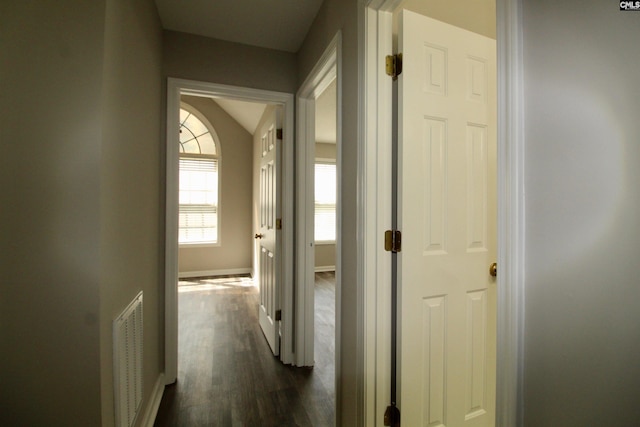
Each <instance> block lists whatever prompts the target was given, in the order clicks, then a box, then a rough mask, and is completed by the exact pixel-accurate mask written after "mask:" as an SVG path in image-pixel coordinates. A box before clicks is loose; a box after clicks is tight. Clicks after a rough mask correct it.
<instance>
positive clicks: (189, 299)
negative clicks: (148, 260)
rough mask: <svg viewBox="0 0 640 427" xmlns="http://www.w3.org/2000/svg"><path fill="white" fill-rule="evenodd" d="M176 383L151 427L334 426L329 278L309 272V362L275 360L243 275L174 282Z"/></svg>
mask: <svg viewBox="0 0 640 427" xmlns="http://www.w3.org/2000/svg"><path fill="white" fill-rule="evenodd" d="M178 289H179V297H178V304H179V310H180V314H179V325H178V333H179V340H178V360H179V362H178V381H177V382H176V384H174V385H171V386H168V387H167V388H166V389H165V393H164V396H163V398H162V402H161V403H160V408H159V410H158V415H157V417H156V422H155V426H159V427H161V426H333V425H334V418H335V396H334V390H335V379H334V375H335V374H334V372H335V370H334V337H335V327H334V319H335V311H334V307H335V302H334V301H335V275H334V273H332V272H331V273H317V274H316V291H315V296H316V323H315V327H316V333H315V346H316V351H315V359H316V365H315V367H314V368H313V369H310V368H295V367H292V366H285V365H283V364H282V363H281V362H280V361H279V360H278V359H277V358H275V357H274V356H273V355H272V354H271V351H270V349H269V346H268V344H267V342H266V340H265V338H264V335H263V334H262V331H261V330H260V326H259V324H258V318H257V314H258V290H257V288H255V287H254V286H253V282H252V280H251V278H249V277H226V278H220V277H216V278H209V279H195V280H191V279H189V281H188V282H187V281H185V282H180V286H179V288H178Z"/></svg>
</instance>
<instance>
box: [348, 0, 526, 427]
mask: <svg viewBox="0 0 640 427" xmlns="http://www.w3.org/2000/svg"><path fill="white" fill-rule="evenodd" d="M366 3H367V4H366V5H365V14H364V25H363V31H364V39H365V46H364V47H363V49H364V64H365V67H364V68H365V70H364V73H365V74H364V82H363V84H362V85H361V86H360V91H361V93H360V99H361V100H364V102H362V103H361V111H362V114H363V116H364V118H363V121H364V123H363V125H362V129H363V139H362V143H361V144H362V145H361V146H360V152H361V156H362V157H361V158H362V160H363V169H364V171H363V173H361V174H360V175H361V176H363V177H366V179H364V178H363V181H361V183H360V186H361V187H360V188H362V194H364V195H365V200H364V203H363V206H366V209H364V210H362V209H361V210H360V211H359V217H360V218H361V219H362V223H363V226H364V230H365V233H364V236H363V239H364V255H363V278H364V279H363V280H364V283H363V303H364V319H363V320H364V335H365V342H364V361H363V362H364V375H363V376H364V380H363V381H364V384H363V385H362V388H363V392H364V397H363V400H364V406H365V408H364V409H365V413H364V417H365V420H364V422H363V423H362V424H363V425H368V426H369V425H372V426H373V425H379V426H381V425H382V414H383V412H384V409H385V407H386V405H387V404H388V403H389V402H388V400H389V397H388V396H389V366H390V365H389V352H390V344H389V336H390V326H389V324H390V317H389V314H390V308H389V307H390V304H391V302H390V292H389V287H390V285H389V284H390V268H389V267H388V264H389V261H388V260H387V259H386V258H387V257H388V256H387V257H385V256H384V253H383V252H381V249H380V248H381V246H382V243H381V235H382V234H381V233H382V232H383V230H384V229H385V228H389V227H390V214H389V215H386V214H385V210H390V208H389V206H391V179H390V178H389V177H390V167H391V166H390V159H391V156H390V153H391V123H392V111H391V105H392V94H391V79H390V78H387V77H386V76H385V75H384V73H383V70H382V64H384V57H385V55H388V54H391V53H392V52H391V38H392V25H391V24H392V13H391V11H393V9H394V8H395V7H397V6H398V4H399V1H398V0H369V1H368V2H366ZM496 7H497V46H498V49H497V56H498V64H497V65H498V67H497V71H498V260H497V262H498V266H499V274H498V326H497V329H498V330H497V341H498V348H497V364H498V369H497V372H498V376H497V383H496V384H497V387H496V399H497V404H496V405H497V408H496V425H497V426H499V427H513V426H519V425H522V354H523V349H522V346H523V325H524V304H523V303H524V266H525V264H524V242H525V232H524V201H525V199H524V179H523V178H524V137H523V126H524V124H523V114H522V113H523V90H524V88H523V85H522V23H521V0H497V4H496ZM372 94H377V97H375V96H371V95H372ZM389 258H390V257H389Z"/></svg>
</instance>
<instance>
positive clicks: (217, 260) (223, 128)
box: [178, 96, 253, 273]
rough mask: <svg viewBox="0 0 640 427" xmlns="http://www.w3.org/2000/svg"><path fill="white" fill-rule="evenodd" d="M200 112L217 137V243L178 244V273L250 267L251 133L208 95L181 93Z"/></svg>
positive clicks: (251, 242) (183, 98)
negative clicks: (218, 162) (218, 182)
mask: <svg viewBox="0 0 640 427" xmlns="http://www.w3.org/2000/svg"><path fill="white" fill-rule="evenodd" d="M181 100H182V101H184V102H186V103H187V104H189V105H191V106H192V107H194V108H196V109H197V110H198V111H199V112H201V113H202V114H203V115H204V116H205V117H206V118H207V120H209V123H211V125H212V126H213V127H214V129H215V131H216V134H217V135H218V138H219V140H220V195H219V196H220V210H219V212H220V232H219V236H220V244H219V245H218V246H214V247H191V248H190V247H185V246H183V247H181V248H180V249H179V253H178V269H179V272H180V273H188V272H202V271H215V270H219V271H222V270H238V269H246V270H247V271H248V270H249V269H250V268H251V247H252V245H253V238H252V234H251V221H252V219H251V198H252V192H253V189H252V176H253V172H252V170H251V165H252V144H253V141H252V136H251V135H250V134H249V132H247V131H246V130H245V129H244V128H243V127H242V126H241V125H240V124H238V122H236V121H235V120H234V119H233V118H232V117H231V116H230V115H229V114H227V113H226V112H225V111H224V110H223V109H222V108H221V107H220V106H219V105H218V104H216V103H215V101H213V100H212V99H210V98H202V97H194V96H182V97H181Z"/></svg>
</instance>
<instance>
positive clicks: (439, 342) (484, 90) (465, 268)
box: [398, 11, 497, 427]
mask: <svg viewBox="0 0 640 427" xmlns="http://www.w3.org/2000/svg"><path fill="white" fill-rule="evenodd" d="M399 28H400V30H399V35H398V44H399V52H401V53H402V62H403V67H402V68H403V69H402V74H401V75H400V76H399V79H398V82H399V86H398V97H399V98H398V108H399V119H398V123H399V140H398V143H399V154H398V159H399V180H398V186H399V188H398V197H399V200H398V209H399V211H398V221H399V229H400V230H401V231H402V251H401V252H400V253H399V257H398V262H399V268H398V272H399V273H398V283H399V310H398V312H399V331H400V336H399V355H398V358H399V378H400V382H399V385H398V390H399V399H398V400H399V405H398V406H399V408H400V412H401V416H402V418H401V419H402V425H403V426H447V427H460V426H474V427H475V426H483V427H493V426H494V425H495V374H496V359H495V358H496V289H495V283H496V282H495V278H494V277H491V275H490V274H489V266H490V264H491V263H493V262H494V261H495V259H496V211H497V209H496V177H495V175H496V81H495V80H496V70H495V68H496V58H495V40H492V39H488V38H486V37H483V36H480V35H478V34H475V33H471V32H468V31H466V30H462V29H460V28H457V27H453V26H451V25H448V24H444V23H442V22H439V21H435V20H433V19H430V18H426V17H424V16H422V15H418V14H415V13H412V12H409V11H403V13H402V16H401V23H400V27H399Z"/></svg>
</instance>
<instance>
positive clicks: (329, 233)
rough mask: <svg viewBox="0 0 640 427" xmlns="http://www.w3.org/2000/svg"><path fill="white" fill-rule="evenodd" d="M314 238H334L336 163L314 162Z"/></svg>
mask: <svg viewBox="0 0 640 427" xmlns="http://www.w3.org/2000/svg"><path fill="white" fill-rule="evenodd" d="M314 184H315V216H314V240H315V241H316V242H335V240H336V164H335V163H328V162H317V163H316V164H315V182H314Z"/></svg>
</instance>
